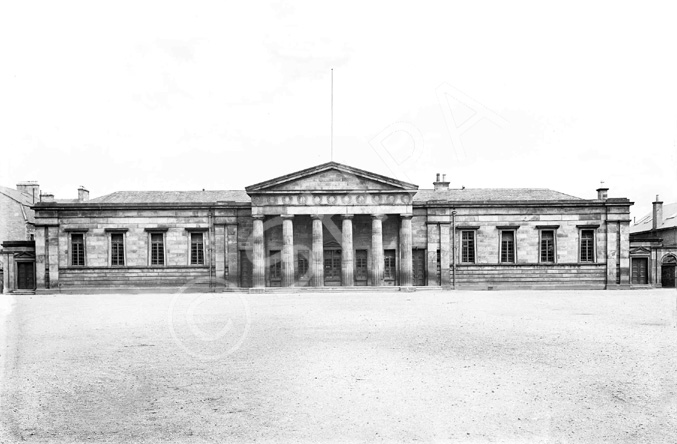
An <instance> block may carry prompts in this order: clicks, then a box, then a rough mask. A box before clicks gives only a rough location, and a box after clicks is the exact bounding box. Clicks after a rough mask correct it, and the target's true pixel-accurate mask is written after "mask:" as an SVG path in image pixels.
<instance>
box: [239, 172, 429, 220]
mask: <svg viewBox="0 0 677 444" xmlns="http://www.w3.org/2000/svg"><path fill="white" fill-rule="evenodd" d="M245 189H246V191H247V194H249V196H250V197H251V200H252V211H253V214H276V213H279V214H313V213H323V212H327V213H333V214H338V213H355V214H360V213H373V212H375V211H377V210H380V211H387V212H402V213H407V212H411V208H412V202H413V198H414V194H416V191H417V190H418V186H417V185H413V184H410V183H407V182H402V181H400V180H397V179H392V178H390V177H386V176H381V175H378V174H374V173H370V172H368V171H364V170H359V169H357V168H353V167H349V166H347V165H342V164H340V163H337V162H329V163H325V164H322V165H318V166H316V167H313V168H308V169H306V170H302V171H298V172H296V173H292V174H288V175H286V176H281V177H277V178H275V179H271V180H268V181H265V182H261V183H259V184H256V185H251V186H248V187H246V188H245ZM263 207H266V208H265V209H264V208H263ZM375 207H378V208H375Z"/></svg>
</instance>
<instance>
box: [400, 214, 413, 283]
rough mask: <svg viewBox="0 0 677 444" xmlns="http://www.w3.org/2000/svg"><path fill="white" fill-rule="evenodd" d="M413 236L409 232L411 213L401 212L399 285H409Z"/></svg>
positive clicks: (410, 281)
mask: <svg viewBox="0 0 677 444" xmlns="http://www.w3.org/2000/svg"><path fill="white" fill-rule="evenodd" d="M412 243H413V237H412V232H411V215H409V214H407V215H405V214H403V215H402V218H401V220H400V256H401V257H402V259H401V260H400V285H401V286H403V287H411V286H412V284H413V281H412V274H413V272H412V252H411V247H412Z"/></svg>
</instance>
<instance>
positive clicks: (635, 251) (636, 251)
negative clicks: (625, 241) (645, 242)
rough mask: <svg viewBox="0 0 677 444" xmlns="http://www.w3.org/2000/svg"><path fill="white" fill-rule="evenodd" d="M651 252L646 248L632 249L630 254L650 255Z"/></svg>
mask: <svg viewBox="0 0 677 444" xmlns="http://www.w3.org/2000/svg"><path fill="white" fill-rule="evenodd" d="M649 253H651V250H650V249H648V248H645V247H637V248H631V249H630V254H649Z"/></svg>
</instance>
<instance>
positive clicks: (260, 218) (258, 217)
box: [252, 214, 265, 220]
mask: <svg viewBox="0 0 677 444" xmlns="http://www.w3.org/2000/svg"><path fill="white" fill-rule="evenodd" d="M264 217H265V216H264V215H263V214H252V219H254V220H263V218H264Z"/></svg>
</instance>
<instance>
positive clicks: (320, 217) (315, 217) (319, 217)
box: [310, 214, 324, 220]
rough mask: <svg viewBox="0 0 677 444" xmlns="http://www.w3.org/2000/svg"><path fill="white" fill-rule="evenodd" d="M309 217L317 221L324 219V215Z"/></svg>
mask: <svg viewBox="0 0 677 444" xmlns="http://www.w3.org/2000/svg"><path fill="white" fill-rule="evenodd" d="M310 217H311V218H313V219H316V220H317V219H319V220H322V218H323V217H324V214H311V215H310Z"/></svg>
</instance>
